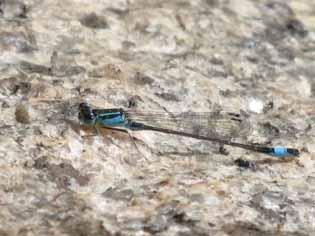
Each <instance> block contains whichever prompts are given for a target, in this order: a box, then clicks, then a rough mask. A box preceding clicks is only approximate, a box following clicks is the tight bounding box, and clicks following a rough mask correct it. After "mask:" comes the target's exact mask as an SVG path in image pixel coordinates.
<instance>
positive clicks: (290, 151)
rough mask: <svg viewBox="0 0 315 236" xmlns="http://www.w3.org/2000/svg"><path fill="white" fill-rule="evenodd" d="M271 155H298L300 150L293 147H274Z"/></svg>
mask: <svg viewBox="0 0 315 236" xmlns="http://www.w3.org/2000/svg"><path fill="white" fill-rule="evenodd" d="M271 155H273V156H276V157H299V156H300V151H299V150H298V149H295V148H286V147H274V148H273V150H272V153H271Z"/></svg>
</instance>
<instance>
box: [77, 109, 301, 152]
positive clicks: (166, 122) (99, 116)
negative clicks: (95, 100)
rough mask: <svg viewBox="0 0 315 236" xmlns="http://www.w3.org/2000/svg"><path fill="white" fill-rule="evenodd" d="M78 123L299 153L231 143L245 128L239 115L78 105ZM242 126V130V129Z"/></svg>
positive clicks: (277, 150)
mask: <svg viewBox="0 0 315 236" xmlns="http://www.w3.org/2000/svg"><path fill="white" fill-rule="evenodd" d="M79 120H80V122H82V123H83V124H86V125H90V126H94V127H96V128H103V127H105V128H123V129H127V130H132V131H143V130H150V131H156V132H161V133H166V134H174V135H179V136H184V137H189V138H194V139H199V140H206V141H210V142H215V143H219V144H222V145H229V146H234V147H239V148H243V149H246V150H250V151H255V152H259V153H264V154H268V155H271V156H275V157H298V156H299V150H298V149H295V148H287V147H282V146H275V147H269V146H265V145H256V144H244V143H240V142H234V141H231V139H230V138H229V137H230V135H231V134H234V135H237V134H238V133H241V132H242V129H243V128H244V129H245V128H246V125H244V122H243V121H242V119H240V116H239V115H238V114H235V113H221V112H204V113H195V112H184V113H170V114H167V113H159V112H141V111H129V110H124V109H121V108H113V109H92V108H91V107H90V106H89V105H88V104H87V103H81V104H80V105H79ZM242 126H243V127H242Z"/></svg>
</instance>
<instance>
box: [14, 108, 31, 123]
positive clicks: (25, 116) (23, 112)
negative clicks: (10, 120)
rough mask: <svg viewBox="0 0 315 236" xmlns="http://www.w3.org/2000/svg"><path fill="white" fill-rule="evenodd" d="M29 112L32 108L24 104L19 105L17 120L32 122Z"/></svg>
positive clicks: (16, 112) (16, 111)
mask: <svg viewBox="0 0 315 236" xmlns="http://www.w3.org/2000/svg"><path fill="white" fill-rule="evenodd" d="M29 112H30V109H29V107H27V106H26V105H23V104H19V105H17V106H16V109H15V119H16V121H17V122H20V123H23V124H29V123H31V117H30V113H29Z"/></svg>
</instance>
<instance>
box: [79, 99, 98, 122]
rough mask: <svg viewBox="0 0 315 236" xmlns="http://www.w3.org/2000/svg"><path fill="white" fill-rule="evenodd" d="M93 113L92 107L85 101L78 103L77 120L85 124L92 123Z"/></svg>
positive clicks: (93, 119)
mask: <svg viewBox="0 0 315 236" xmlns="http://www.w3.org/2000/svg"><path fill="white" fill-rule="evenodd" d="M95 118H96V116H95V114H94V113H93V109H92V108H91V107H90V105H89V104H88V103H86V102H82V103H80V104H79V120H80V121H81V122H82V123H85V124H93V123H94V121H95Z"/></svg>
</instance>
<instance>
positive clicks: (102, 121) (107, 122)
mask: <svg viewBox="0 0 315 236" xmlns="http://www.w3.org/2000/svg"><path fill="white" fill-rule="evenodd" d="M96 123H97V124H99V125H101V126H107V127H108V126H110V127H115V126H124V125H125V123H126V118H125V114H124V113H123V112H112V113H106V114H102V115H98V116H97V119H96Z"/></svg>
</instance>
